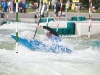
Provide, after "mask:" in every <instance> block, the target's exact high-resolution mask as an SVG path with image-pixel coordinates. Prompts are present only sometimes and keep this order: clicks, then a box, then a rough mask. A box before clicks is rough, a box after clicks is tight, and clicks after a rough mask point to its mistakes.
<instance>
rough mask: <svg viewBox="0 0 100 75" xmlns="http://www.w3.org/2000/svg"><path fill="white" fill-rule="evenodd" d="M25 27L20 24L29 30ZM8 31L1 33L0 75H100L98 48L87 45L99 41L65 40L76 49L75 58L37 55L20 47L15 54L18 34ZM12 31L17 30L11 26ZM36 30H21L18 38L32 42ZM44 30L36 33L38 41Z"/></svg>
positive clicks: (57, 55) (37, 53) (64, 39)
mask: <svg viewBox="0 0 100 75" xmlns="http://www.w3.org/2000/svg"><path fill="white" fill-rule="evenodd" d="M23 25H24V26H23ZM23 25H21V24H20V26H21V28H22V26H23V29H24V28H26V27H28V25H27V24H23ZM30 27H34V26H33V24H31V25H30V24H29V27H28V28H30ZM4 28H6V29H5V30H4ZM7 28H8V26H7V25H4V26H3V29H2V28H1V30H0V75H100V52H99V47H97V46H94V43H91V42H88V41H94V42H95V41H97V40H99V39H84V38H83V39H82V38H75V37H74V38H69V37H62V38H63V41H65V42H66V44H67V46H68V45H69V46H70V45H71V46H73V47H74V49H75V53H72V54H67V53H65V54H55V53H45V52H38V51H37V52H35V51H30V50H29V49H27V48H25V47H23V46H21V45H19V47H18V53H16V49H15V40H13V39H12V38H11V37H10V34H12V33H13V34H15V30H11V29H7ZM9 28H12V29H14V28H15V26H13V25H10V24H9ZM34 30H35V28H33V30H32V29H30V30H26V29H25V30H19V35H20V36H22V37H27V38H32V37H33V35H34V33H33V31H34ZM41 30H42V29H41ZM41 30H40V31H38V33H37V36H36V38H38V39H42V38H43V36H44V34H43V33H42V31H41ZM41 33H42V34H41Z"/></svg>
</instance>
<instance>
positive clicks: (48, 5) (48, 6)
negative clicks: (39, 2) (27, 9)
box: [46, 0, 49, 26]
mask: <svg viewBox="0 0 100 75" xmlns="http://www.w3.org/2000/svg"><path fill="white" fill-rule="evenodd" d="M48 15H49V0H47V14H46V17H47V24H46V26H48V17H49V16H48Z"/></svg>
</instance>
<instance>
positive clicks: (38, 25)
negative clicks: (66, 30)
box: [36, 25, 46, 29]
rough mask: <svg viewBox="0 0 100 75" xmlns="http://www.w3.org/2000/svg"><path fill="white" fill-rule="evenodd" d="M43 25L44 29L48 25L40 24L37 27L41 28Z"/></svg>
mask: <svg viewBox="0 0 100 75" xmlns="http://www.w3.org/2000/svg"><path fill="white" fill-rule="evenodd" d="M41 27H43V29H45V27H46V26H43V25H38V26H37V27H36V28H41Z"/></svg>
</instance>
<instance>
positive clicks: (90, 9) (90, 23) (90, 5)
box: [88, 0, 92, 38]
mask: <svg viewBox="0 0 100 75" xmlns="http://www.w3.org/2000/svg"><path fill="white" fill-rule="evenodd" d="M91 28H92V0H89V29H88V38H90V35H91Z"/></svg>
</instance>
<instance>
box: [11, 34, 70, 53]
mask: <svg viewBox="0 0 100 75" xmlns="http://www.w3.org/2000/svg"><path fill="white" fill-rule="evenodd" d="M11 37H12V38H13V39H15V40H16V36H15V35H11ZM18 43H19V44H21V45H23V46H25V47H27V48H28V49H30V50H33V51H43V52H53V53H72V50H70V49H68V48H66V47H64V46H61V45H59V44H52V46H50V47H48V46H47V45H45V44H44V43H43V42H41V41H39V40H36V39H26V38H23V37H18Z"/></svg>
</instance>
